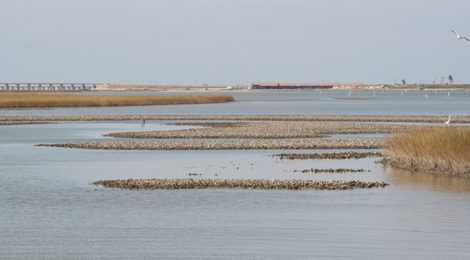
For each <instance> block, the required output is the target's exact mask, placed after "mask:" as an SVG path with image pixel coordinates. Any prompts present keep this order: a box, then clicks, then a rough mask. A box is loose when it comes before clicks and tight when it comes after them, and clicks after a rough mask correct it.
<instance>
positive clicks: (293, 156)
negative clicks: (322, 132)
mask: <svg viewBox="0 0 470 260" xmlns="http://www.w3.org/2000/svg"><path fill="white" fill-rule="evenodd" d="M380 156H382V153H379V152H375V153H374V152H366V153H357V152H341V153H280V154H275V155H273V157H279V159H281V160H308V159H339V160H344V159H360V158H367V157H380Z"/></svg>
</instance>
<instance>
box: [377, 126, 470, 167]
mask: <svg viewBox="0 0 470 260" xmlns="http://www.w3.org/2000/svg"><path fill="white" fill-rule="evenodd" d="M386 148H387V149H388V150H389V151H388V155H389V156H390V157H391V161H392V164H394V165H396V166H399V167H403V168H415V169H424V170H432V171H434V172H437V173H440V174H444V175H460V176H470V128H468V127H424V128H419V129H413V130H410V131H407V132H405V133H403V134H400V135H397V136H394V137H391V138H389V139H388V140H387V141H386Z"/></svg>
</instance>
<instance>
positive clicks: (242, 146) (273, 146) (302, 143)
mask: <svg viewBox="0 0 470 260" xmlns="http://www.w3.org/2000/svg"><path fill="white" fill-rule="evenodd" d="M383 144H384V140H383V139H378V138H357V139H292V140H289V139H267V140H258V139H256V140H203V141H200V140H176V141H175V140H163V141H142V142H130V141H110V142H78V143H69V144H38V145H36V146H48V147H63V148H80V149H102V150H281V149H290V150H295V149H377V148H380V147H382V146H383Z"/></svg>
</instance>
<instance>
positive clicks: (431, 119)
mask: <svg viewBox="0 0 470 260" xmlns="http://www.w3.org/2000/svg"><path fill="white" fill-rule="evenodd" d="M141 119H145V120H243V121H252V120H255V121H344V122H414V123H444V122H445V121H446V120H447V116H354V115H309V116H306V115H226V116H199V115H188V116H183V115H148V116H147V115H146V116H141V115H137V116H0V121H127V120H141ZM452 122H453V123H470V116H455V117H452Z"/></svg>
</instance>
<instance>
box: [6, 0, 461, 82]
mask: <svg viewBox="0 0 470 260" xmlns="http://www.w3.org/2000/svg"><path fill="white" fill-rule="evenodd" d="M0 13H1V15H0V34H1V37H0V60H1V62H0V81H89V82H123V83H141V82H145V83H148V82H149V81H150V80H151V81H152V82H157V83H177V84H193V83H195V82H196V81H197V83H198V84H201V83H208V84H217V83H222V84H237V83H238V84H242V83H249V82H252V81H280V82H323V81H325V82H326V81H332V82H365V83H377V82H385V83H390V82H392V83H393V81H394V79H396V80H397V81H401V79H403V78H405V79H407V81H408V82H418V83H419V82H420V81H425V80H426V81H427V82H428V83H430V82H431V81H432V80H433V79H436V81H440V77H441V76H447V75H448V74H452V75H453V76H454V78H455V80H456V82H470V43H468V42H464V41H463V40H461V41H457V40H456V38H455V36H454V35H452V33H451V32H450V31H449V29H450V28H453V29H455V30H456V31H458V32H460V33H461V34H467V35H469V36H470V1H463V0H354V1H352V0H311V1H300V0H231V1H227V0H0Z"/></svg>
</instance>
